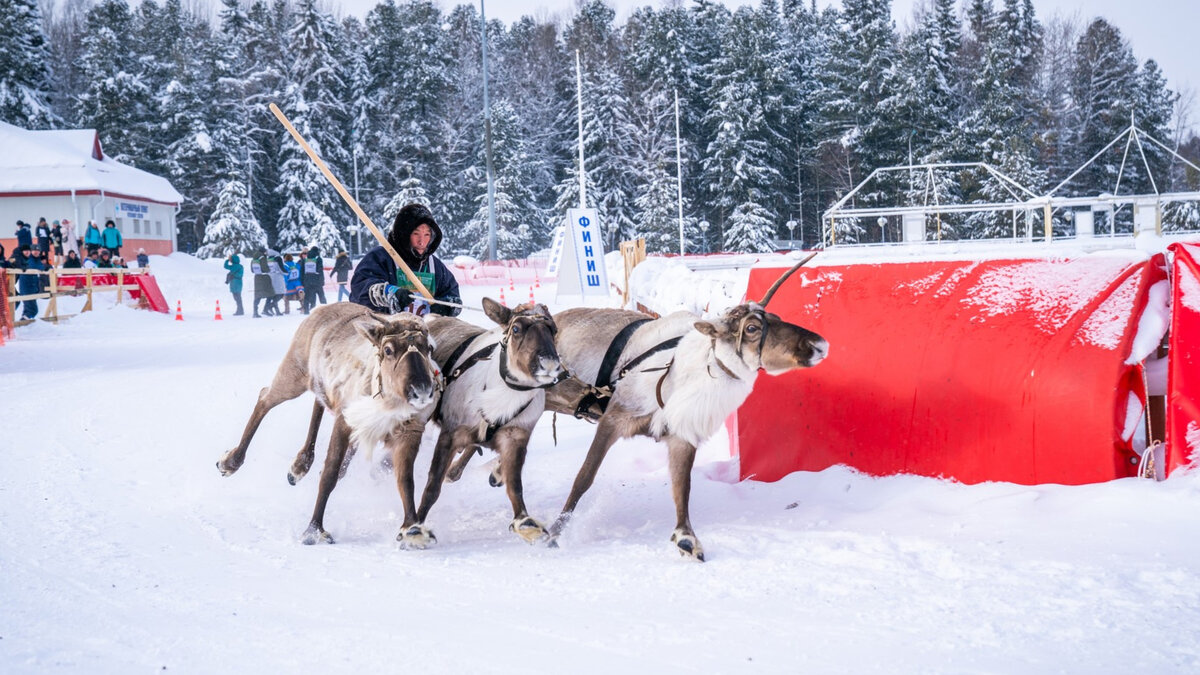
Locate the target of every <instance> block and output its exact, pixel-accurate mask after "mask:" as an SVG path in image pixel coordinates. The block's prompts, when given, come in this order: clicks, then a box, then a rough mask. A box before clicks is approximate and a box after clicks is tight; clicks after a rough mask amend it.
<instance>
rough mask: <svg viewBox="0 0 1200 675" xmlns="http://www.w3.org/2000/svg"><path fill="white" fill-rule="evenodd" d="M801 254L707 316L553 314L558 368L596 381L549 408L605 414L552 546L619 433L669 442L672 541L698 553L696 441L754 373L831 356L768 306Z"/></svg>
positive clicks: (552, 394) (558, 393) (558, 395)
mask: <svg viewBox="0 0 1200 675" xmlns="http://www.w3.org/2000/svg"><path fill="white" fill-rule="evenodd" d="M810 258H811V256H810ZM807 260H808V259H805V260H803V261H801V262H800V264H799V265H796V267H793V268H792V269H791V270H789V271H788V272H787V274H785V275H784V276H783V277H781V278H780V279H779V281H777V282H776V283H775V285H774V286H772V288H771V289H770V290H769V291H767V294H766V295H765V296H764V297H763V299H762V300H761V301H760V302H747V303H745V304H741V305H737V306H735V307H733V308H732V309H730V310H728V311H726V312H725V313H724V314H722V315H721V316H720V317H719V318H717V319H715V320H711V321H703V320H700V317H698V316H696V315H694V314H691V313H689V312H676V313H674V314H671V315H668V316H665V317H662V318H660V319H653V320H651V319H649V318H648V317H646V316H645V315H644V314H640V313H637V312H631V311H626V310H620V309H599V308H576V309H569V310H566V311H563V312H560V313H558V314H556V315H555V317H554V321H555V323H556V324H557V325H558V329H559V333H558V350H559V355H560V356H561V357H562V363H563V365H564V366H566V368H567V370H568V371H570V372H571V373H572V374H574V376H575V377H577V378H579V379H581V380H583V381H585V382H595V383H596V385H595V387H594V388H591V390H590V392H586V391H585V388H584V387H581V386H580V384H579V383H578V382H574V381H571V380H568V381H566V382H563V383H562V384H560V385H558V386H556V387H555V388H554V389H551V390H550V391H549V392H547V398H546V406H547V409H549V410H553V411H555V412H562V413H567V414H576V415H577V416H584V417H586V416H588V414H589V413H588V410H589V409H590V408H594V407H596V406H597V405H599V407H601V408H602V409H604V412H603V414H602V416H601V417H600V419H599V422H598V424H597V428H596V435H595V437H594V438H593V440H592V444H591V447H589V448H588V453H587V457H586V459H585V460H584V463H583V466H582V467H581V468H580V469H579V473H578V474H577V475H576V477H575V483H574V485H573V486H572V487H571V493H570V495H569V496H568V497H567V501H566V504H565V505H564V506H563V509H562V513H561V514H560V515H559V516H558V518H557V519H556V520H555V522H554V523H553V524H552V525H551V528H550V533H549V537H548V540H549V543H550V545H551V546H556V545H557V543H556V542H557V538H558V537H559V535H560V534H561V533H562V531H563V529H564V528H565V527H566V525H567V523H568V521H569V520H570V518H571V514H572V513H573V512H574V511H575V507H576V506H577V505H578V504H579V500H580V498H582V497H583V494H584V493H585V492H587V490H588V488H590V487H591V485H592V482H593V481H594V480H595V478H596V472H597V471H598V470H599V469H600V464H601V463H602V462H603V461H604V457H605V455H606V454H607V453H608V450H609V448H611V447H612V445H613V444H614V443H615V442H616V441H617V440H619V439H621V438H627V437H630V436H639V435H640V436H649V437H651V438H653V439H655V440H659V441H665V442H666V444H667V451H668V465H669V470H670V474H671V485H672V490H673V495H674V498H675V516H676V525H675V531H674V532H673V533H672V534H671V541H672V542H673V543H674V544H675V546H676V547H677V548H678V550H679V553H680V555H682V556H684V557H690V558H693V559H695V560H698V561H703V560H704V550H703V548H702V547H701V545H700V541H699V539H697V537H696V534H695V532H694V531H693V530H692V524H691V519H690V516H689V512H688V501H689V494H690V491H691V471H692V464H693V463H694V462H695V458H696V447H697V446H698V445H699V444H700V443H701V442H702V441H704V440H705V439H707V438H708V437H710V436H712V435H713V434H714V433H716V431H717V430H718V429H720V427H721V424H722V422H723V421H724V420H725V419H726V418H727V417H728V416H729V415H730V413H732V412H734V411H735V410H737V408H738V406H740V405H741V404H742V402H743V401H745V400H746V397H747V396H749V395H750V391H751V389H752V388H753V387H754V381H755V379H756V378H757V377H758V372H759V371H760V370H765V371H767V372H768V373H770V374H772V375H777V374H780V373H784V372H787V371H790V370H794V369H797V368H809V367H812V366H815V365H817V364H818V363H820V362H821V360H822V359H823V358H825V355H826V354H827V353H828V350H829V345H828V343H827V342H826V341H825V339H824V338H822V337H821V336H820V335H817V334H816V333H813V332H811V331H808V330H805V329H804V328H801V327H799V326H796V325H793V324H791V323H788V322H786V321H783V320H782V319H780V318H779V317H778V316H776V315H775V314H770V313H768V312H767V310H766V304H767V302H768V301H769V300H770V299H771V296H772V295H774V293H775V290H776V289H778V288H779V285H780V284H782V283H783V281H784V280H785V279H787V277H788V276H789V275H791V273H792V272H794V271H795V270H796V269H797V268H799V266H800V265H802V264H804V262H807ZM606 348H607V350H606Z"/></svg>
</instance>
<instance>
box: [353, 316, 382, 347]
mask: <svg viewBox="0 0 1200 675" xmlns="http://www.w3.org/2000/svg"><path fill="white" fill-rule="evenodd" d="M383 326H384V324H383V322H381V321H379V320H378V319H376V320H375V321H355V322H354V330H356V331H358V334H359V335H361V336H363V337H364V338H366V339H367V342H370V343H371V344H373V345H377V344H379V336H380V335H381V334H382V333H383Z"/></svg>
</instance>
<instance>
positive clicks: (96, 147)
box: [92, 131, 104, 162]
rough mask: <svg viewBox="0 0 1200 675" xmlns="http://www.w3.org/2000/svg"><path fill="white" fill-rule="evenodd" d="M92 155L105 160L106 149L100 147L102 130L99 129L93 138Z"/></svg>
mask: <svg viewBox="0 0 1200 675" xmlns="http://www.w3.org/2000/svg"><path fill="white" fill-rule="evenodd" d="M92 157H94V158H96V159H98V160H100V161H101V162H103V161H104V150H102V149H101V148H100V132H99V131H97V132H96V135H95V137H93V138H92Z"/></svg>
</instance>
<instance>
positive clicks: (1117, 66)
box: [1064, 19, 1137, 227]
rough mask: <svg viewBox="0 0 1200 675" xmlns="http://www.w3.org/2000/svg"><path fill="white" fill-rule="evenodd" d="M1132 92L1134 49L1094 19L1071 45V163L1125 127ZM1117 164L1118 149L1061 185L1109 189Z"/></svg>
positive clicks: (1085, 191) (1072, 190)
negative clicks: (1073, 102)
mask: <svg viewBox="0 0 1200 675" xmlns="http://www.w3.org/2000/svg"><path fill="white" fill-rule="evenodd" d="M1136 92H1137V61H1135V60H1134V58H1133V51H1132V50H1131V49H1130V48H1129V44H1128V43H1127V42H1126V41H1125V38H1124V37H1122V36H1121V32H1120V31H1119V30H1118V29H1117V28H1116V27H1115V26H1113V25H1112V24H1110V23H1109V22H1107V21H1105V20H1104V19H1095V20H1094V21H1092V23H1091V24H1089V25H1088V27H1087V29H1086V30H1085V31H1084V33H1083V35H1082V36H1081V37H1080V38H1079V42H1078V43H1077V44H1076V47H1075V68H1074V71H1073V74H1072V78H1071V96H1072V98H1073V99H1074V101H1075V120H1074V124H1073V127H1074V134H1073V136H1074V138H1073V144H1072V145H1073V147H1074V162H1072V164H1073V165H1074V166H1080V165H1082V164H1083V163H1084V162H1086V161H1087V160H1088V159H1090V158H1091V157H1092V156H1093V155H1095V154H1096V153H1097V152H1099V151H1100V150H1101V149H1102V148H1104V146H1106V145H1108V144H1109V143H1110V142H1111V141H1112V140H1113V139H1115V138H1116V137H1117V136H1118V135H1119V134H1120V133H1121V132H1122V131H1125V130H1126V129H1128V128H1129V123H1130V121H1131V119H1132V117H1131V112H1132V109H1133V104H1134V101H1135V99H1136V98H1137V96H1136ZM1120 163H1121V149H1120V148H1116V149H1114V150H1112V151H1111V152H1109V153H1105V155H1104V156H1102V157H1100V158H1098V159H1097V161H1095V162H1093V163H1092V164H1091V165H1090V166H1088V167H1087V168H1086V169H1084V170H1083V171H1082V172H1081V173H1080V174H1079V175H1078V176H1077V177H1076V178H1075V179H1074V180H1073V181H1072V182H1071V183H1070V184H1069V185H1068V186H1066V188H1064V189H1065V190H1069V193H1068V194H1075V195H1097V194H1100V193H1102V192H1112V191H1113V190H1114V189H1115V187H1116V179H1117V174H1118V173H1119V171H1120ZM1126 226H1127V227H1128V226H1130V224H1129V223H1126Z"/></svg>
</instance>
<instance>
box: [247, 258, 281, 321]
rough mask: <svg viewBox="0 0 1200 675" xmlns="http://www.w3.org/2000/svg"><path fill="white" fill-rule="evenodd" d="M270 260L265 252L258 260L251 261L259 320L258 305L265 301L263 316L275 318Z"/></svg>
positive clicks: (255, 314) (256, 312)
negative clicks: (272, 304) (272, 308)
mask: <svg viewBox="0 0 1200 675" xmlns="http://www.w3.org/2000/svg"><path fill="white" fill-rule="evenodd" d="M267 270H268V260H267V252H266V251H263V252H262V253H260V254H259V256H258V257H257V258H254V259H253V260H251V261H250V272H251V273H253V274H254V308H253V309H254V318H256V319H257V318H258V317H259V316H260V315H259V313H258V303H259V301H260V300H261V301H263V311H262V314H261V316H275V312H273V311H272V310H271V298H273V297H274V296H275V289H274V287H273V286H272V285H271V275H270V274H267Z"/></svg>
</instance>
